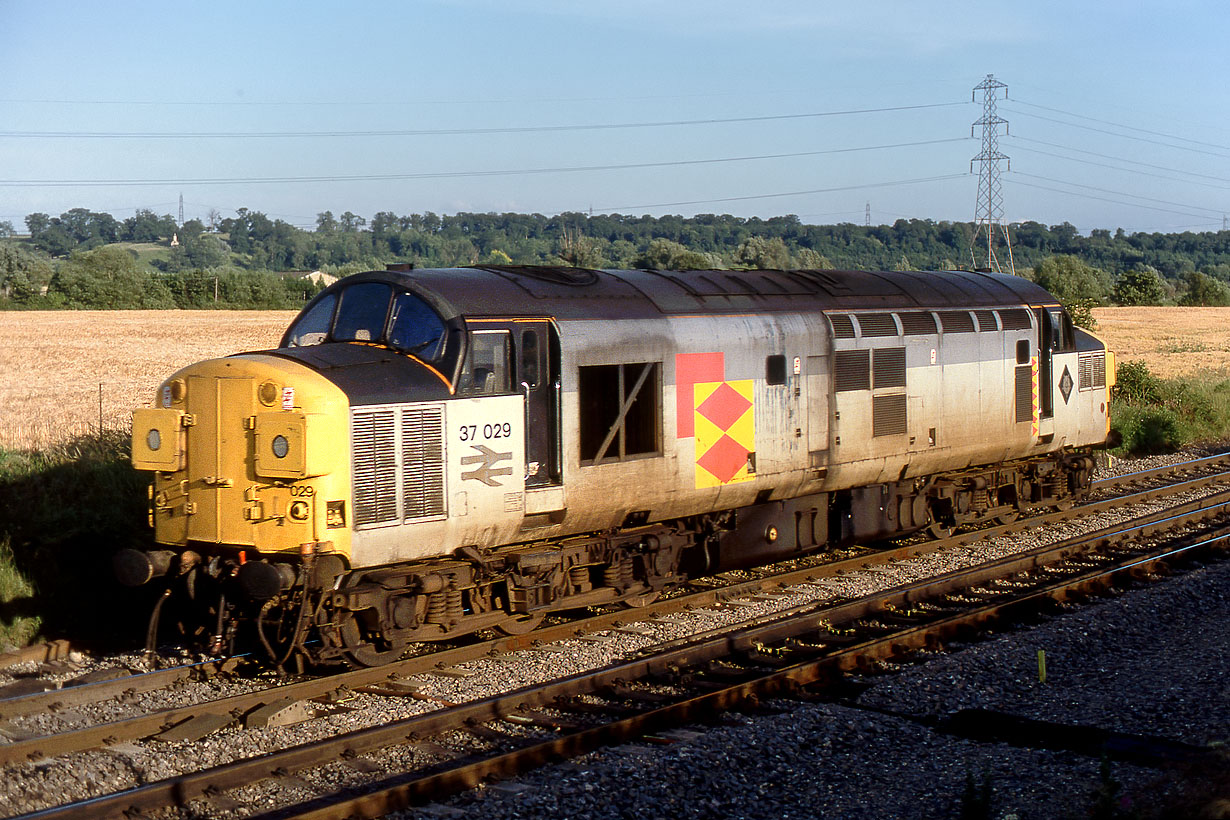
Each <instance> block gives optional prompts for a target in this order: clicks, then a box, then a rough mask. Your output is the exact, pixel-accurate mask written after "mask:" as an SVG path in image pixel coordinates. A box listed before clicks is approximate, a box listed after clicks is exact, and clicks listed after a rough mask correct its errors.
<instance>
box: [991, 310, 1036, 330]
mask: <svg viewBox="0 0 1230 820" xmlns="http://www.w3.org/2000/svg"><path fill="white" fill-rule="evenodd" d="M999 320H1000V322H1002V323H1003V325H1004V330H1029V329H1030V328H1031V327H1033V325H1032V324H1031V323H1030V321H1029V311H1028V310H1023V309H1021V308H1017V309H1015V310H1001V311H1000V312H999Z"/></svg>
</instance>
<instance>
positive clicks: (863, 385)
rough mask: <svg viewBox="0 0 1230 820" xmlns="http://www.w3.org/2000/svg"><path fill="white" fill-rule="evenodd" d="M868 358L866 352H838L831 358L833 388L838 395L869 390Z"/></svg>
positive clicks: (869, 369)
mask: <svg viewBox="0 0 1230 820" xmlns="http://www.w3.org/2000/svg"><path fill="white" fill-rule="evenodd" d="M870 364H871V362H870V357H869V356H868V355H867V351H866V350H839V351H837V353H836V355H835V356H834V357H833V387H834V389H835V390H836V391H837V392H838V393H843V392H846V391H849V390H870V389H871V367H870Z"/></svg>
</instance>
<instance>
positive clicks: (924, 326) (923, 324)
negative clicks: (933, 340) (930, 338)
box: [897, 310, 935, 336]
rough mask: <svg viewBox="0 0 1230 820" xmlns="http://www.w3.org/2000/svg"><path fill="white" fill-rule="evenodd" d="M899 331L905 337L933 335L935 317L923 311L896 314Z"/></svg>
mask: <svg viewBox="0 0 1230 820" xmlns="http://www.w3.org/2000/svg"><path fill="white" fill-rule="evenodd" d="M897 318H898V319H900V320H901V329H902V330H904V331H905V335H906V336H926V335H928V334H931V333H935V317H934V316H932V315H931V314H930V313H928V312H927V311H925V310H911V311H907V312H905V313H898V314H897Z"/></svg>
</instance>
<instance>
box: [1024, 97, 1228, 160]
mask: <svg viewBox="0 0 1230 820" xmlns="http://www.w3.org/2000/svg"><path fill="white" fill-rule="evenodd" d="M1013 102H1015V103H1016V104H1017V105H1027V106H1029V107H1030V108H1037V109H1038V110H1040V111H1050V112H1052V113H1054V114H1063V115H1064V116H1067V117H1076V118H1077V119H1081V120H1088V121H1089V122H1097V123H1101V124H1102V125H1113V126H1114V127H1115V128H1122V129H1124V130H1125V131H1136V132H1138V133H1141V134H1151V135H1152V136H1155V137H1165V138H1167V139H1172V140H1178V141H1179V142H1190V143H1192V144H1193V145H1203V146H1205V147H1206V148H1220V149H1222V150H1223V151H1230V146H1226V145H1218V144H1217V143H1214V142H1202V141H1201V140H1194V139H1192V138H1191V137H1183V136H1180V135H1178V134H1168V133H1166V132H1165V131H1152V130H1150V129H1148V128H1138V127H1136V126H1134V125H1124V124H1123V123H1119V122H1112V121H1111V120H1100V119H1098V118H1097V117H1089V116H1086V115H1085V114H1076V113H1074V112H1072V111H1064V110H1063V109H1060V108H1049V107H1047V106H1045V105H1038V104H1037V103H1029V102H1022V101H1021V100H1020V99H1016V100H1013Z"/></svg>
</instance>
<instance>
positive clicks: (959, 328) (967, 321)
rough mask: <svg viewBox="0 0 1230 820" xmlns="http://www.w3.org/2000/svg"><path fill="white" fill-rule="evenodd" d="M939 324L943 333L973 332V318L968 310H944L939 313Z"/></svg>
mask: <svg viewBox="0 0 1230 820" xmlns="http://www.w3.org/2000/svg"><path fill="white" fill-rule="evenodd" d="M940 324H942V325H943V326H944V332H945V333H973V332H974V320H973V319H971V318H970V315H969V311H968V310H945V311H943V312H942V313H940Z"/></svg>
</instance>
